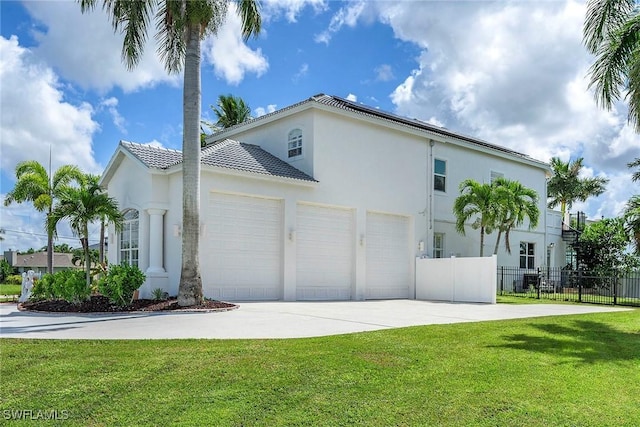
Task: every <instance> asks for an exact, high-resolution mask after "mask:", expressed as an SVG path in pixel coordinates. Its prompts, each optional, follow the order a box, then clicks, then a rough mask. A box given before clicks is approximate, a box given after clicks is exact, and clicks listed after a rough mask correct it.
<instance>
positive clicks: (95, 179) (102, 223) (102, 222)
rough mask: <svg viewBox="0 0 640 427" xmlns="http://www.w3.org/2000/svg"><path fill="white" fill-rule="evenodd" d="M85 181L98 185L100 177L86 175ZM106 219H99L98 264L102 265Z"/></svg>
mask: <svg viewBox="0 0 640 427" xmlns="http://www.w3.org/2000/svg"><path fill="white" fill-rule="evenodd" d="M85 179H86V180H87V181H88V182H89V183H91V184H93V185H98V182H99V181H100V175H93V174H86V175H85ZM106 221H107V218H100V243H99V245H98V248H99V249H98V262H99V263H100V264H104V231H105V225H106Z"/></svg>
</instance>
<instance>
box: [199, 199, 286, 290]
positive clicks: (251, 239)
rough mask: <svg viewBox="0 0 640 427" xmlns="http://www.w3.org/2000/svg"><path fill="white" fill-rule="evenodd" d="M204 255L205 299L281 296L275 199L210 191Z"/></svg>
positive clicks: (279, 210)
mask: <svg viewBox="0 0 640 427" xmlns="http://www.w3.org/2000/svg"><path fill="white" fill-rule="evenodd" d="M206 215H207V232H206V237H205V239H206V245H203V247H206V248H207V251H206V253H203V254H201V259H202V260H203V262H202V266H201V268H202V271H203V277H202V279H203V287H204V293H205V295H206V296H208V297H211V298H216V299H222V300H235V301H240V300H276V299H280V298H281V293H282V292H281V283H282V280H281V277H282V274H281V270H282V203H281V201H280V200H272V199H263V198H258V197H248V196H239V195H231V194H222V193H211V194H210V196H209V204H208V207H207V214H206Z"/></svg>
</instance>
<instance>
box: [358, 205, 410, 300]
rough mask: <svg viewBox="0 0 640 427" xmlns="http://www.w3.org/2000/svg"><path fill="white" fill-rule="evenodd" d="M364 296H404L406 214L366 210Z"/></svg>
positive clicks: (407, 278)
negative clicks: (365, 279)
mask: <svg viewBox="0 0 640 427" xmlns="http://www.w3.org/2000/svg"><path fill="white" fill-rule="evenodd" d="M366 244H367V288H366V298H367V299H383V298H384V299H386V298H408V297H409V283H411V258H410V254H409V249H410V245H409V218H408V217H406V216H400V215H387V214H380V213H372V212H368V213H367V239H366Z"/></svg>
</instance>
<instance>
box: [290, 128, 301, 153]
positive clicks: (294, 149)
mask: <svg viewBox="0 0 640 427" xmlns="http://www.w3.org/2000/svg"><path fill="white" fill-rule="evenodd" d="M287 153H288V157H289V158H290V159H291V158H294V157H299V156H302V131H301V130H300V129H294V130H292V131H291V132H289V138H288V145H287Z"/></svg>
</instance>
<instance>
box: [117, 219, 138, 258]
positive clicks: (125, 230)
mask: <svg viewBox="0 0 640 427" xmlns="http://www.w3.org/2000/svg"><path fill="white" fill-rule="evenodd" d="M138 227H139V221H138V211H137V210H135V209H129V210H127V211H126V212H125V213H124V222H123V223H122V231H121V232H120V263H125V264H128V265H135V266H137V265H138Z"/></svg>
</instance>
